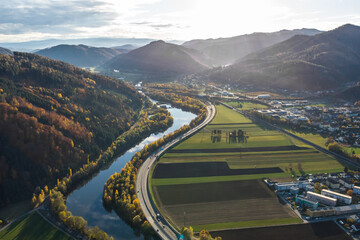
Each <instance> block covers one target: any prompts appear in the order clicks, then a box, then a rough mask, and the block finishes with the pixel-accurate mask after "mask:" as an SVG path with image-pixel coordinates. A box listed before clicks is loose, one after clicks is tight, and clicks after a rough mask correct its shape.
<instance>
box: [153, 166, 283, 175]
mask: <svg viewBox="0 0 360 240" xmlns="http://www.w3.org/2000/svg"><path fill="white" fill-rule="evenodd" d="M282 172H284V171H283V170H282V169H281V168H279V167H270V168H253V167H252V168H247V169H244V168H243V169H230V168H229V166H228V164H227V163H226V162H190V163H160V164H157V165H156V168H155V170H154V173H153V178H154V179H156V178H187V177H209V176H231V175H249V174H265V173H269V174H270V173H282Z"/></svg>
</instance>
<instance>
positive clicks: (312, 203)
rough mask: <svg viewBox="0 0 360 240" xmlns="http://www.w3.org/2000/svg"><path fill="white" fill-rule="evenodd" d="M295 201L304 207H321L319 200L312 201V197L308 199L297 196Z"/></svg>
mask: <svg viewBox="0 0 360 240" xmlns="http://www.w3.org/2000/svg"><path fill="white" fill-rule="evenodd" d="M295 203H296V204H298V205H300V206H302V207H308V208H318V207H319V202H315V201H311V200H310V199H307V198H305V197H303V196H297V197H296V198H295Z"/></svg>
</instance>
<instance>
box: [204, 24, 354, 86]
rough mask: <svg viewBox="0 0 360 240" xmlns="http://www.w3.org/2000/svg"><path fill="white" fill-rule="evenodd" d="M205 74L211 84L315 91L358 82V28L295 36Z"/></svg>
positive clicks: (342, 27) (351, 26) (346, 27)
mask: <svg viewBox="0 0 360 240" xmlns="http://www.w3.org/2000/svg"><path fill="white" fill-rule="evenodd" d="M208 74H209V78H210V79H212V80H214V81H223V82H231V83H241V84H242V85H248V86H256V87H265V88H267V87H275V88H287V89H310V90H318V89H330V88H336V87H339V86H342V85H344V83H346V82H350V81H359V80H360V27H358V26H354V25H349V24H348V25H344V26H341V27H339V28H337V29H334V30H332V31H328V32H324V33H321V34H318V35H315V36H304V35H297V36H294V37H292V38H291V39H289V40H286V41H284V42H281V43H278V44H276V45H274V46H271V47H269V48H266V49H264V50H261V51H259V52H256V53H254V54H250V55H248V56H246V57H244V58H242V59H240V60H239V61H237V62H236V63H235V64H233V65H232V66H229V67H227V68H222V69H219V68H218V69H215V70H213V71H212V72H211V73H208Z"/></svg>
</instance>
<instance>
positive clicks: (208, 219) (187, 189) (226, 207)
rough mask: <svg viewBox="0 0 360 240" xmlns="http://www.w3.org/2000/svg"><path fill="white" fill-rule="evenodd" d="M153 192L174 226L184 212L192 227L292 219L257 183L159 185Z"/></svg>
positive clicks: (261, 183)
mask: <svg viewBox="0 0 360 240" xmlns="http://www.w3.org/2000/svg"><path fill="white" fill-rule="evenodd" d="M249 189H251V190H250V191H249ZM244 192H246V194H244ZM154 193H155V196H157V203H159V205H160V206H161V208H162V209H163V210H164V212H165V214H166V215H167V216H170V218H171V220H172V221H173V222H174V223H175V224H176V225H178V226H181V225H182V224H183V221H184V212H185V213H186V219H185V221H186V224H188V225H194V226H196V225H207V224H212V223H214V222H238V221H249V220H262V219H278V218H292V217H295V215H293V213H292V212H291V210H290V209H288V207H287V206H285V205H282V204H281V203H279V200H278V198H277V197H276V195H275V194H274V193H273V192H272V191H270V189H268V188H267V186H266V185H265V184H264V183H263V182H262V181H261V180H244V181H228V182H216V183H199V184H185V185H161V186H156V187H155V189H154ZM184 196H188V197H184ZM189 196H191V197H189ZM209 209H211V211H209Z"/></svg>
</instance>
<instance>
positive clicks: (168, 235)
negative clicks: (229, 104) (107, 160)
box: [136, 103, 216, 240]
mask: <svg viewBox="0 0 360 240" xmlns="http://www.w3.org/2000/svg"><path fill="white" fill-rule="evenodd" d="M206 105H207V106H206V107H207V112H208V114H207V116H206V119H205V120H204V121H203V122H202V123H201V124H200V125H198V126H197V127H195V128H193V129H191V130H189V131H188V132H186V133H184V134H182V135H181V136H179V137H177V138H176V139H174V140H172V141H171V142H169V143H167V144H166V145H165V146H163V147H161V148H160V149H158V150H157V151H155V152H153V153H152V154H151V155H150V156H149V157H148V158H147V159H146V160H145V161H144V163H143V164H142V166H141V167H140V170H139V172H138V174H137V180H136V195H137V198H138V199H139V201H140V206H141V208H142V210H143V212H144V215H145V217H146V219H147V221H148V222H149V223H150V224H151V226H152V227H153V228H154V229H155V231H156V232H157V234H158V235H159V236H160V238H161V239H164V240H167V239H171V240H173V239H178V236H179V232H178V231H177V230H176V229H175V228H174V227H173V226H172V225H171V224H170V223H169V222H168V221H167V220H166V219H165V217H164V216H161V215H160V217H159V218H157V214H160V212H159V210H158V209H157V207H156V205H155V203H154V201H153V199H152V197H151V194H150V189H149V175H150V171H151V169H152V166H153V164H154V163H155V162H156V160H157V159H158V158H159V157H160V156H161V155H162V154H164V153H165V152H166V151H167V150H168V149H170V148H172V147H173V146H174V145H176V144H178V143H179V142H181V141H183V140H184V139H186V138H188V137H190V136H191V135H193V134H194V133H196V132H198V131H199V130H200V129H202V128H203V127H205V126H206V125H207V124H208V123H209V122H210V121H211V120H212V119H213V118H214V117H215V113H216V109H215V106H214V105H213V104H211V103H206ZM158 219H159V220H158Z"/></svg>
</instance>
